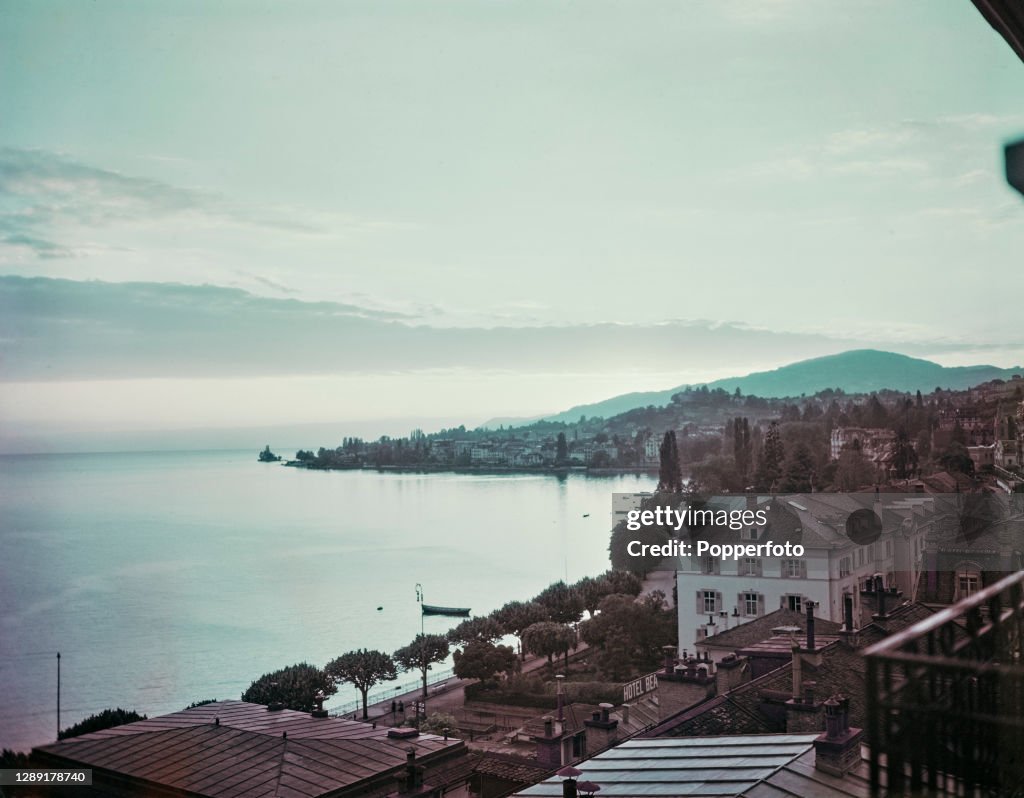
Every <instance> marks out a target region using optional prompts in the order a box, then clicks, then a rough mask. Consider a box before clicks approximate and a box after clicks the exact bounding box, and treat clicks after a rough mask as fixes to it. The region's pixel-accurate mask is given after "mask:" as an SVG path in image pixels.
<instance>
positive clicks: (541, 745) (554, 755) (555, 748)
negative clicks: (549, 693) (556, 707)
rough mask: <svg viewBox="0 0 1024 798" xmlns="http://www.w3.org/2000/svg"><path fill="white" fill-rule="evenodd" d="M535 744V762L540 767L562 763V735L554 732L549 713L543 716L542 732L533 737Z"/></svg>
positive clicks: (553, 766) (550, 766)
mask: <svg viewBox="0 0 1024 798" xmlns="http://www.w3.org/2000/svg"><path fill="white" fill-rule="evenodd" d="M533 741H534V742H535V743H536V744H537V763H538V764H539V765H540V766H542V767H547V768H557V767H558V766H559V765H561V764H562V736H561V735H560V734H556V733H555V723H554V720H553V719H552V717H551V716H550V715H545V716H544V733H543V735H539V736H537V737H534V738H533Z"/></svg>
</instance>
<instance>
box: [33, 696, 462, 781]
mask: <svg viewBox="0 0 1024 798" xmlns="http://www.w3.org/2000/svg"><path fill="white" fill-rule="evenodd" d="M388 731H389V730H388V729H387V728H384V727H381V728H379V729H374V728H373V727H372V726H371V725H369V724H366V723H358V722H355V721H348V720H342V719H340V718H314V717H312V716H311V715H309V714H308V713H304V712H294V711H292V710H287V709H285V710H281V711H279V712H270V711H268V710H267V708H266V707H265V706H263V705H261V704H250V703H246V702H244V701H217V702H214V703H211V704H205V705H203V706H200V707H194V708H191V709H186V710H183V711H181V712H175V713H173V714H170V715H163V716H161V717H157V718H151V719H149V720H142V721H138V722H136V723H129V724H126V725H124V726H117V727H115V728H113V729H106V730H103V731H98V732H93V733H91V734H85V735H82V736H81V737H75V738H72V739H69V740H62V741H60V742H57V743H53V744H51V745H45V746H41V747H39V748H36V749H35V750H34V751H33V757H35V758H38V759H39V761H40V762H41V763H43V764H45V765H47V766H52V767H87V768H92V769H93V771H94V778H95V779H96V780H97V782H100V783H102V780H103V776H105V775H106V776H109V777H116V778H119V779H120V778H124V777H128V779H130V780H131V782H132V783H134V784H135V785H137V786H140V787H141V786H143V785H145V786H148V787H150V788H155V787H162V788H164V789H169V790H170V791H171V792H172V793H173V792H181V793H188V794H189V795H202V796H217V797H218V798H233V796H242V795H254V794H268V795H274V796H280V798H293V797H294V798H299V797H300V796H302V797H311V796H325V795H343V794H347V793H348V792H349V791H350V790H360V791H361V790H363V789H365V788H366V787H368V786H369V785H370V784H371V783H373V782H374V781H376V780H378V779H381V778H390V774H392V773H393V772H394V773H397V772H399V771H400V769H402V768H404V766H405V765H406V763H407V752H408V751H409V750H413V751H415V754H416V761H417V763H419V764H421V765H425V766H427V767H428V768H429V767H430V766H431V764H438V763H439V761H440V760H445V762H446V764H447V763H448V762H449V761H450V760H451V758H452V755H457V754H460V753H462V752H464V751H465V744H464V743H463V742H462V741H461V740H444V739H442V738H440V737H437V736H434V735H429V734H421V735H419V736H417V737H413V738H410V739H391V738H389V737H388ZM427 778H428V780H429V778H430V776H429V773H428V777H427Z"/></svg>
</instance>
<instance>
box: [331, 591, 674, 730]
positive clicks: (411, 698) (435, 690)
mask: <svg viewBox="0 0 1024 798" xmlns="http://www.w3.org/2000/svg"><path fill="white" fill-rule="evenodd" d="M674 585H675V572H674V571H655V572H654V573H652V574H649V575H648V576H647V578H646V579H645V580H644V584H643V591H642V593H641V595H648V594H650V593H653V592H654V591H655V590H660V591H661V592H662V593H664V594H665V600H666V602H667V603H668V605H669V607H670V608H671V607H672V606H673V604H672V588H673V586H674ZM588 649H589V646H588V645H587V644H586V643H584V642H582V641H581V642H580V644H579V647H578V648H576V650H575V651H574V652H573V653H572V655H571V656H572V657H578V656H580V655H581V654H583V653H585V652H586V651H587V650H588ZM547 662H548V661H547V658H546V657H538V656H535V655H533V654H528V655H527V656H526V660H525V661H524V662H523V663H522V670H521V671H520V672H521V673H534V672H536V671H539V670H541V669H543V668H544V667H546V666H547ZM475 682H476V680H475V679H458V678H456V677H455V676H452V677H450V678H449V679H446V680H445V681H444V682H441V683H439V684H436V685H432V686H429V687H428V688H427V714H428V715H429V714H432V713H434V712H447V713H449V714H451V713H452V710H455V709H462V708H463V707H465V705H466V686H467V685H470V684H474V683H475ZM422 697H423V691H422V688H417V689H415V690H410V691H409V692H407V693H402V694H400V695H396V696H395V697H394V701H395V703H396V704H397V703H398V702H399V701H401V702H402V703H403V704H404V706H405V714H404V715H403V714H402V713H398V712H396V713H395V714H392V713H391V701H392V699H391V698H388V699H387V700H385V701H380V702H378V703H376V704H369V705H368V706H367V714H368V715H369V717H368V718H367V719H366V722H367V723H374V722H375V723H378V724H380V725H383V726H401V725H403V724H404V723H405V720H406V717H407V716H409V714H410V710H411V709H412V704H413V702H415V701H421V700H422ZM345 717H347V718H351V719H352V720H362V709H361V708H360V709H357V710H355V711H353V712H350V713H347V714H346V715H345Z"/></svg>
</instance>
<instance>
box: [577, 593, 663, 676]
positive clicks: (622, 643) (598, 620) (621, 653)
mask: <svg viewBox="0 0 1024 798" xmlns="http://www.w3.org/2000/svg"><path fill="white" fill-rule="evenodd" d="M580 636H581V637H582V638H583V640H584V641H585V642H586V643H587V644H588V645H590V646H592V647H593V650H594V651H595V652H596V657H597V662H598V666H599V667H600V668H601V670H602V671H604V673H605V675H606V676H608V677H609V678H611V679H615V680H620V679H626V678H629V677H630V676H632V675H634V674H636V673H638V672H643V671H647V670H650V669H651V668H655V667H657V666H658V664H659V663H660V661H661V649H662V646H667V645H675V643H676V639H677V627H676V623H675V614H674V613H672V612H670V611H669V610H667V609H666V607H665V596H664V594H662V593H661V592H660V591H655V592H654V593H651V594H650V595H648V596H644V597H643V598H642V599H639V600H637V599H634V598H633V597H631V596H621V595H612V596H607V597H606V598H605V599H604V601H602V602H601V608H600V611H599V612H598V614H597V616H596V617H595V618H592V619H590V620H588V621H584V622H583V623H582V624H581V625H580Z"/></svg>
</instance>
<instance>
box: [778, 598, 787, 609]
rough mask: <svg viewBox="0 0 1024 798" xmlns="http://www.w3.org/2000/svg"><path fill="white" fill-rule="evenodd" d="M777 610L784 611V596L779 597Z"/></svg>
mask: <svg viewBox="0 0 1024 798" xmlns="http://www.w3.org/2000/svg"><path fill="white" fill-rule="evenodd" d="M779 609H780V610H784V609H786V597H785V596H779Z"/></svg>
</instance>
